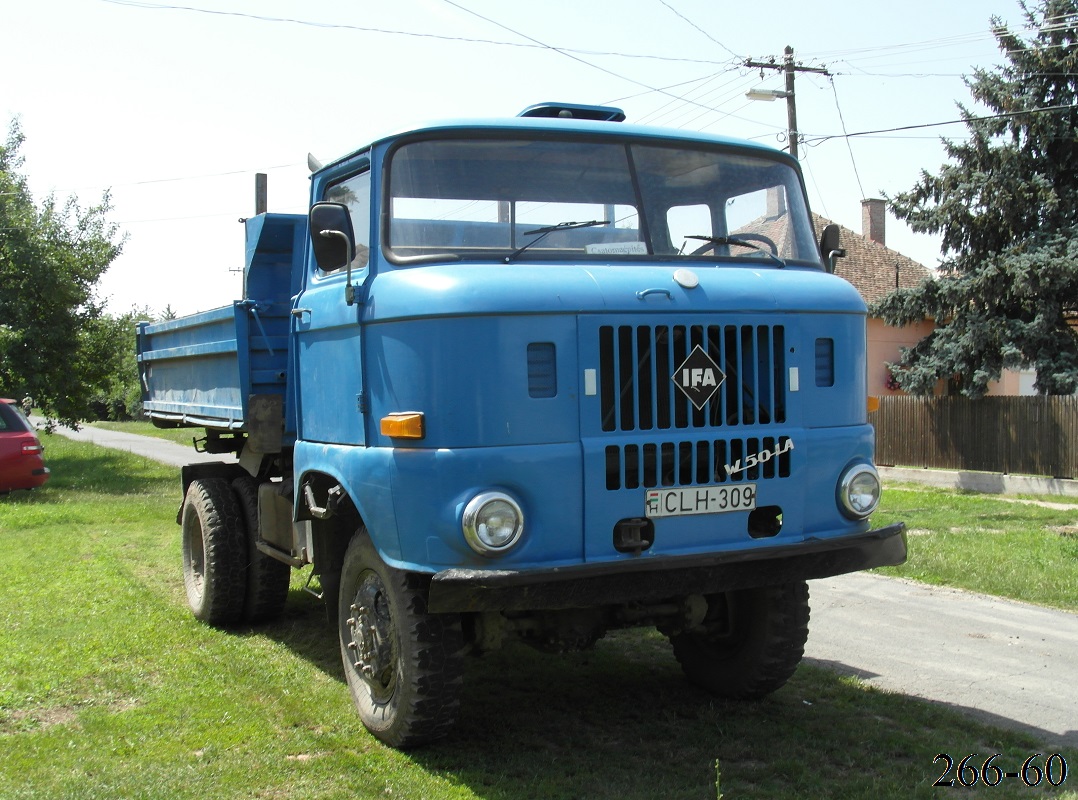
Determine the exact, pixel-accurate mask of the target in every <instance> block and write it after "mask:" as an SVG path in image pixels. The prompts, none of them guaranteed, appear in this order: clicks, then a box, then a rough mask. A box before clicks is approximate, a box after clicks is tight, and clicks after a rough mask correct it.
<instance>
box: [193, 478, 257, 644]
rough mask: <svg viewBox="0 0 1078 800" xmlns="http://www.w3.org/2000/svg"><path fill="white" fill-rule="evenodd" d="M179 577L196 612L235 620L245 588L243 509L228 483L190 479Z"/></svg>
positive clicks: (209, 618)
mask: <svg viewBox="0 0 1078 800" xmlns="http://www.w3.org/2000/svg"><path fill="white" fill-rule="evenodd" d="M181 525H182V536H183V545H182V549H183V583H184V587H185V588H186V590H187V603H188V605H190V606H191V611H192V612H193V613H194V615H195V617H197V618H198V619H200V620H202V621H203V622H206V623H208V624H210V625H216V626H222V625H230V624H232V623H235V622H239V620H240V618H241V617H242V615H243V604H244V596H245V593H246V588H247V585H246V566H247V548H246V542H245V537H244V522H243V515H242V512H241V511H240V507H239V504H238V503H237V502H236V497H235V495H234V494H233V493H232V487H231V486H229V484H228V483H227V482H226V481H223V480H219V479H216V478H208V479H204V480H196V481H192V482H191V485H190V486H189V487H188V488H187V495H186V496H185V497H184V501H183V515H182V517H181Z"/></svg>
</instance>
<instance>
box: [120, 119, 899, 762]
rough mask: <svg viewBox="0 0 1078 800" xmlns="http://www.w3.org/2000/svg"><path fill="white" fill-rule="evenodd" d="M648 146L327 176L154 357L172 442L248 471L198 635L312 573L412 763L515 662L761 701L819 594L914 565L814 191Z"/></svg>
mask: <svg viewBox="0 0 1078 800" xmlns="http://www.w3.org/2000/svg"><path fill="white" fill-rule="evenodd" d="M623 117H624V115H623V114H621V113H620V112H619V111H618V110H617V109H606V108H601V107H598V108H590V107H582V106H571V105H565V104H562V105H554V104H551V105H541V106H534V107H532V108H530V109H527V110H526V111H525V112H524V115H523V116H521V117H518V118H514V119H511V120H458V121H450V122H444V123H434V124H430V125H426V126H422V127H419V128H416V129H413V130H409V131H407V132H403V133H398V134H394V135H393V136H388V137H384V138H382V139H379V140H377V141H375V142H373V143H371V144H370V145H368V146H366V147H363V148H361V149H359V150H357V151H356V152H354V153H351V154H349V155H347V156H345V157H343V158H340V159H338V160H335V161H333V162H332V163H329V164H326V165H324V166H319V168H318V169H317V170H316V171H315V172H314V174H313V175H312V183H311V207H310V213H309V215H307V216H306V217H303V216H290V215H264V216H262V217H258V218H255V219H253V220H250V221H248V259H247V268H246V272H245V276H246V281H245V297H244V298H243V299H242V300H240V301H237V303H236V304H234V305H233V307H231V308H230V309H222V310H220V311H219V312H210V314H209V315H208V316H209V317H213V320H207V319H206V317H207V315H203V319H202V321H201V323H200V324H199V325H197V326H190V325H187V323H185V322H184V321H183V320H180V321H175V322H174V323H160V324H158V325H145V326H143V327H142V328H140V336H139V341H140V344H139V348H140V369H142V372H143V380H144V385H145V386H146V388H147V391H146V397H145V400H144V402H145V407H146V409H147V411H148V413H149V414H150V415H151V417H152V418H153V419H154V420H155V421H156V422H157V423H158V424H162V425H200V426H202V427H205V428H206V430H207V440H206V441H207V446H208V447H211V448H215V449H218V450H221V451H233V452H235V453H236V454H237V456H238V462H237V464H230V463H222V464H221V465H217V466H212V465H211V466H210V467H205V466H194V465H193V466H191V467H189V468H186V469H185V470H184V471H183V475H182V481H183V486H184V491H185V501H184V505H183V508H182V509H181V514H180V522H181V524H182V526H183V531H184V534H183V535H184V541H185V570H186V573H187V574H188V575H189V576H190V575H194V577H193V578H191V579H190V580H189V581H188V589H189V592H188V594H189V599H190V600H191V602H192V608H193V609H195V612H196V614H201V616H202V617H203V618H204V619H206V621H208V622H211V623H213V624H233V623H234V622H235V621H237V620H243V619H248V618H250V617H251V615H250V613H249V612H248V611H247V610H245V603H246V602H249V595H250V594H251V589H250V587H251V585H252V582H253V583H254V584H255V585H259V584H261V583H265V581H264V580H262V578H261V577H260V576H261V575H262V573H266V574H277V575H279V574H280V568H283V569H284V570H285V573H287V566H285V565H288V566H292V567H297V568H304V567H307V566H308V565H312V566H311V569H312V571H313V572H314V573H316V574H317V575H318V576H319V578H320V583H321V586H322V589H323V591H324V593H325V595H326V598H327V602H329V603H330V605H331V606H332V607H333V608H335V609H336V611H337V616H338V631H339V636H340V643H341V653H342V665H343V668H344V671H345V674H346V677H347V679H348V682H349V686H350V687H351V689H352V694H353V697H354V699H355V702H356V705H357V708H358V709H359V712H360V715H361V717H362V718H363V721H364V723H365V724H366V725H367V727H368V729H369V730H371V732H372V733H374V734H375V735H376V736H378V737H379V738H381V739H383V741H386V742H388V743H390V744H393V745H396V746H402V747H406V746H411V745H415V744H421V743H424V742H427V741H430V740H432V739H435V738H437V737H439V736H441V735H443V734H444V733H445V732H446V731H447V730H448V728H449V726H450V725H451V723H452V721H453V719H454V718H455V714H456V697H455V692H456V688H455V687H456V686H457V685H458V684H459V677H460V675H461V674H462V666H461V660H462V658H463V654H464V653H465V652H467V651H469V650H470V651H473V652H474V651H480V652H481V651H482V650H484V649H490V648H493V647H497V646H498V645H499V644H500V643H501V642H503V641H504V640H505V639H507V638H509V637H516V638H521V639H523V640H524V641H527V642H529V643H531V644H534V645H535V646H537V647H544V648H553V649H566V648H578V647H586V646H589V645H590V644H592V643H593V642H594V641H596V640H597V639H598V638H600V637H601V636H602V635H603V633H604V632H606V631H607V630H610V629H612V628H618V627H626V626H636V625H654V626H656V627H658V628H659V630H661V631H662V632H663V633H665V634H666V635H667V636H668V637H669V638H670V641H671V643H672V645H673V648H674V652H675V654H676V655H677V657H678V660H679V661H680V662H681V664H682V666H683V667H684V670H685V673H686V675H687V677H688V679H689V680H690V681H692V682H694V683H696V684H698V685H700V686H703V687H704V688H706V689H708V690H709V691H711V692H713V693H715V694H717V695H721V696H727V697H744V698H752V697H759V696H762V695H764V694H767V693H768V692H771V691H774V690H775V689H777V688H779V687H780V686H782V685H783V683H785V681H786V680H787V679H788V678H789V676H790V675H791V674H792V673H793V671H794V669H796V666H797V664H798V662H799V661H800V658H801V655H802V652H803V647H804V642H805V639H806V637H807V631H808V589H807V583H806V581H807V580H810V579H813V578H820V577H826V576H830V575H836V574H840V573H844V572H850V571H854V570H859V569H864V568H868V567H874V566H880V565H883V564H896V563H901V562H902V561H904V560H905V556H906V544H905V533H904V526H902V525H901V524H898V525H893V526H890V527H887V528H883V529H873V528H872V526H871V523H870V517H871V514H872V512H873V511H874V510H875V508H876V506H877V504H878V501H879V495H880V484H879V478H878V475H877V474H876V470H875V468H874V467H873V464H872V459H873V432H872V428H871V426H870V425H869V424H868V420H867V401H868V398H867V397H866V389H865V386H866V382H865V366H866V364H865V354H866V343H865V317H866V310H865V306H864V303H863V301H862V300H861V298H860V296H859V295H858V294H857V292H856V291H855V290H854V289H853V287H852V286H850V285H849V284H848V283H847V282H846V281H844V280H842V279H841V278H838V277H837V276H835V275H834V274H833V269H832V268H831V262H830V260H829V259H830V257H831V256H832V255H833V252H834V251H835V250H837V248H838V244H837V241H836V240H835V239H834V234H835V232H834V231H828V232H825V235H824V237H823V239H822V240H821V241H817V239H816V236H815V234H814V232H813V229H812V224H811V218H810V215H809V209H808V203H807V198H806V194H805V190H804V185H803V179H802V176H801V173H800V170H799V167H798V164H797V162H796V161H795V160H794V159H792V158H791V157H790V156H788V155H787V154H785V153H782V152H779V151H776V150H773V149H771V148H768V147H764V146H761V145H757V144H752V143H748V142H743V141H737V140H732V139H726V138H723V137H716V136H710V135H704V134H694V133H687V132H684V131H667V130H662V129H654V128H644V127H636V126H631V125H626V124H624V123H623V122H621V121H620V119H621V118H623ZM214 314H216V317H214ZM170 326H171V327H170ZM199 328H201V331H202V332H198V330H197V329H199ZM208 328H215V330H216V332H215V333H213V334H209V333H208V332H207V329H208ZM212 336H226V337H231V339H230V341H231V342H232V346H234V350H235V353H234V355H233V354H232V353H231V351H230V349H229V348H228V347H226V348H224V350H226V351H229V352H227V353H218V355H223V357H222V358H219V359H218V360H217V361H216V363H215V366H210V365H209V364H208V361H209V359H208V356H207V355H206V354H205V353H204V352H202V351H200V350H199V348H202V350H204V349H205V345H206V341H205V340H206V339H207V337H212ZM214 370H216V374H214ZM211 385H212V386H211ZM198 391H201V394H198ZM221 392H224V393H225V394H228V396H229V399H228V401H227V403H225V402H222V403H221V405H220V406H215V405H214V403H213V402H204V403H203V402H202V400H200V399H199V398H202V399H203V400H208V399H209V398H210V396H211V395H213V394H214V393H221ZM177 401H181V402H177ZM226 405H228V406H229V407H230V408H231V409H232V410H231V411H229V412H228V413H227V414H225V413H224V412H223V411H222V410H221V409H223V408H224V407H225V406H226ZM226 417H227V420H226ZM237 486H239V487H243V488H240V489H238V488H237ZM207 487H209V489H207ZM231 501H234V503H235V505H236V508H237V510H236V513H235V514H234V516H235V522H234V523H233V524H231V525H227V526H221V525H216V526H215V525H214V524H213V519H216V517H214V514H213V513H211V512H212V511H213V510H214V508H215V507H216V506H217V505H222V504H224V505H227V504H228V503H229V502H231ZM218 516H220V515H218ZM226 516H227V515H226ZM221 527H228V528H230V530H229V531H228V532H220V531H218V528H221ZM215 538H230V539H231V541H233V545H232V549H233V550H235V551H236V552H237V553H240V552H242V553H245V554H247V555H246V558H245V564H244V566H243V569H240V570H239V572H241V573H242V572H244V570H246V574H245V579H244V580H243V581H240V579H238V578H236V577H234V576H235V574H236V572H235V571H233V573H232V574H233V577H231V578H225V577H221V576H220V575H217V574H212V573H214V572H215V571H216V568H211V567H210V566H209V564H210V561H211V560H212V559H210V558H208V556H207V554H208V553H210V552H211V551H213V552H216V551H217V550H218V549H220V550H222V551H223V550H224V549H226V548H224V547H223V546H222V547H220V548H218V547H217V544H218V543H217V542H216V541H215ZM200 554H202V555H201V556H200ZM241 560H243V559H241ZM256 564H259V565H261V567H258V566H253V565H256ZM263 568H264V569H263ZM274 580H276V581H277V583H278V584H279V583H280V578H279V577H278V578H276V579H274ZM236 582H244V583H245V588H244V590H243V593H242V594H243V598H245V599H239V600H237V599H233V600H231V601H222V603H220V605H221V607H222V610H221V611H220V612H219V613H218V612H216V611H207V610H206V609H205V608H204V607H205V606H206V603H205V595H206V593H207V591H208V592H209V593H210V594H211V595H213V594H215V589H216V587H217V584H221V585H222V586H224V585H225V584H229V585H230V586H231V584H234V583H236ZM270 582H271V583H272V582H273V581H270ZM285 585H286V586H287V584H285ZM230 591H231V592H232V593H233V594H234V595H235V597H237V598H238V597H240V594H241V593H240V592H239V591H238V590H237V589H236V587H234V586H231V589H230ZM228 593H229V591H226V589H224V588H222V589H221V594H222V595H225V594H228ZM279 593H280V592H279V590H278V591H277V592H276V594H275V593H274V590H269V591H268V595H271V596H272V597H270V599H269V600H265V602H263V603H262V606H263V607H265V608H268V609H272V608H276V607H279V602H278V600H277V599H276V595H277V594H279ZM282 602H283V601H282ZM256 605H258V603H256ZM431 664H436V665H438V666H433V667H432V666H430V665H431ZM422 665H427V666H422Z"/></svg>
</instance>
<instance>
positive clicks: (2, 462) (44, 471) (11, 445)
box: [0, 398, 49, 494]
mask: <svg viewBox="0 0 1078 800" xmlns="http://www.w3.org/2000/svg"><path fill="white" fill-rule="evenodd" d="M44 452H45V448H44V447H42V446H41V442H40V441H38V438H37V434H36V433H34V427H33V426H32V425H31V424H30V421H29V420H28V419H26V417H25V416H24V415H23V413H22V410H21V409H20V408H19V407H18V406H17V405H15V401H14V400H5V399H4V398H0V494H7V493H8V492H10V491H11V490H12V489H34V488H37V487H38V486H40V485H41V484H43V483H44V482H45V481H47V480H48V479H49V468H48V467H46V466H45V460H44V459H43V458H42V457H41V456H42V453H44Z"/></svg>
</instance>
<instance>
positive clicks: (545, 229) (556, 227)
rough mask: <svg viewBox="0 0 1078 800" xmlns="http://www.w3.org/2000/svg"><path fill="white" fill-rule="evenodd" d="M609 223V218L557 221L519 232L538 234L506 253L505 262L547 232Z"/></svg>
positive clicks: (536, 241) (537, 240) (539, 240)
mask: <svg viewBox="0 0 1078 800" xmlns="http://www.w3.org/2000/svg"><path fill="white" fill-rule="evenodd" d="M609 224H610V220H608V219H593V220H589V221H588V222H559V223H558V224H557V225H547V226H546V227H543V228H536V229H535V230H533V231H523V232H522V233H521V234H520V235H521V236H538V237H539V238H537V239H532V240H531V241H530V242H528V243H527V244H525V245H521V246H520V247H518V248H517V249H516V250H514V251H513V252H512V253H510V254H509V255H507V256H506V257H505V263H506V264H508V263H509V262H510V261H512V260H513V259H514V258H516V257H517V256H519V255H520V254H521V253H523V252H524V251H525V250H527V249H528V248H529V247H531V246H532V245H533V244H538V243H539V242H541V241H542V240H543V238H544V237H545V236H546V235H547V234H548V233H554V231H571V230H573V229H574V228H594V227H596V226H597V225H609Z"/></svg>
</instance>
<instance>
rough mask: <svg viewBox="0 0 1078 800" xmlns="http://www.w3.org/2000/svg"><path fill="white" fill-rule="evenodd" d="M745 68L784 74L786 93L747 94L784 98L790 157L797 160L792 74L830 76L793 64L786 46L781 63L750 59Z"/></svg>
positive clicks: (788, 48) (755, 98)
mask: <svg viewBox="0 0 1078 800" xmlns="http://www.w3.org/2000/svg"><path fill="white" fill-rule="evenodd" d="M745 66H746V67H752V68H754V69H755V68H758V69H760V70H761V72H762V71H763V70H765V69H773V70H781V71H782V72H784V73H786V91H784V92H780V91H774V92H749V94H748V96H749V97H751V98H752V99H754V100H774V99H775V98H776V97H785V98H786V126H787V129H788V136H789V139H790V155H792V156H793V157H794V158H797V137H798V132H797V103H796V101H795V100H794V74H795V73H798V72H816V73H819V74H820V75H830V74H831V73H830V72H828V71H827V70H826V69H825V68H823V67H806V66H804V65H802V64H796V63H794V49H793V48H792V47H790V45H786V49H785V50H783V56H782V63H781V64H780V63H778V62H777V61H776V60H775V59H774V58H771V59H770V60H768V61H753V60H752V59H751V58H750V59H747V60H746V61H745Z"/></svg>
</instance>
